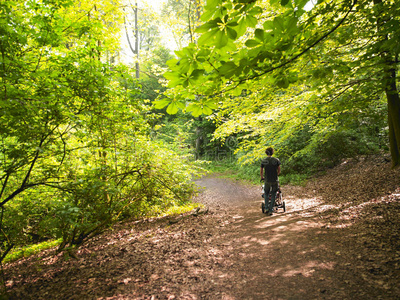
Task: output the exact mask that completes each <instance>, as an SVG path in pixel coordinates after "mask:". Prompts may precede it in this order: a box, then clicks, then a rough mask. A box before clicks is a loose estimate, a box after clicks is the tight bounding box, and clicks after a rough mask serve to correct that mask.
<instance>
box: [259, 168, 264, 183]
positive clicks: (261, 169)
mask: <svg viewBox="0 0 400 300" xmlns="http://www.w3.org/2000/svg"><path fill="white" fill-rule="evenodd" d="M260 177H261V180H263V179H264V173H263V167H261V168H260Z"/></svg>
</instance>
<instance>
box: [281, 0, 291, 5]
mask: <svg viewBox="0 0 400 300" xmlns="http://www.w3.org/2000/svg"><path fill="white" fill-rule="evenodd" d="M288 3H289V0H281V5H282V6H286V5H287V4H288Z"/></svg>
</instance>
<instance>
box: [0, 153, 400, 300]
mask: <svg viewBox="0 0 400 300" xmlns="http://www.w3.org/2000/svg"><path fill="white" fill-rule="evenodd" d="M380 161H381V160H379V161H377V160H371V161H370V162H368V161H360V162H357V161H356V162H354V163H353V164H352V165H351V166H350V164H349V165H343V166H340V167H339V168H336V169H334V170H332V171H331V172H328V174H327V175H326V176H325V177H323V178H320V179H318V180H317V181H314V182H310V183H309V184H307V186H306V187H293V186H282V187H281V188H282V192H283V198H284V200H285V201H286V205H287V212H285V213H284V212H282V209H280V210H279V212H278V213H276V214H274V215H273V216H267V215H265V214H262V212H261V208H260V206H261V200H262V198H261V187H260V186H253V185H246V184H243V183H241V182H239V181H234V180H229V179H223V178H219V177H217V176H209V177H205V178H202V179H201V180H198V181H197V183H198V185H199V186H203V187H204V190H203V191H202V192H201V193H200V194H199V196H198V197H197V198H196V199H194V200H195V201H199V202H202V203H204V204H206V205H207V206H209V208H210V209H209V212H208V213H206V214H200V215H198V216H194V215H190V214H189V215H184V216H181V217H180V218H172V219H171V218H155V219H152V220H148V221H136V222H128V223H122V224H119V225H117V226H116V227H114V228H113V229H111V230H109V231H107V232H105V233H103V234H102V235H100V236H98V237H96V238H94V239H93V240H91V241H90V242H88V243H87V244H86V245H84V246H83V247H81V248H80V249H79V250H78V251H77V252H76V253H75V255H74V256H75V258H71V257H68V256H67V257H65V255H63V254H58V255H54V251H53V252H52V251H48V252H43V253H41V254H40V255H37V256H32V257H30V258H28V259H23V260H20V261H18V262H14V263H11V264H7V265H6V266H5V268H4V269H5V283H6V286H7V287H8V292H9V298H10V299H35V300H36V299H79V300H81V299H149V300H155V299H212V300H213V299H224V300H229V299H232V300H240V299H255V300H257V299H283V300H286V299H287V300H289V299H307V300H309V299H399V296H400V286H399V284H398V283H399V282H400V242H399V232H400V188H399V186H400V185H399V178H400V176H399V175H400V170H397V171H396V172H393V171H391V170H390V164H388V163H386V162H385V161H382V162H380ZM378 163H379V167H376V166H377V164H378ZM371 166H372V167H371ZM344 170H347V172H344ZM342 177H343V178H342ZM349 178H351V180H349ZM347 182H350V183H351V184H347V185H346V183H347ZM377 183H379V185H378V184H377ZM378 187H379V188H378ZM347 198H348V200H346V199H347ZM338 199H339V200H340V201H338ZM368 199H369V200H368Z"/></svg>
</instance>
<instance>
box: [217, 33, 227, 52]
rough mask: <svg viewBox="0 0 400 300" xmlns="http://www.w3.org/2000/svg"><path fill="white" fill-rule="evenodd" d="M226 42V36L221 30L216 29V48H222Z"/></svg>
mask: <svg viewBox="0 0 400 300" xmlns="http://www.w3.org/2000/svg"><path fill="white" fill-rule="evenodd" d="M227 43H228V37H227V36H226V35H225V33H224V32H223V31H218V32H217V34H216V35H215V46H216V47H217V48H222V47H224V46H225V45H226V44H227Z"/></svg>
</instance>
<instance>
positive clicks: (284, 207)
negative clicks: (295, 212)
mask: <svg viewBox="0 0 400 300" xmlns="http://www.w3.org/2000/svg"><path fill="white" fill-rule="evenodd" d="M282 206H283V211H284V212H286V205H285V201H283V202H282Z"/></svg>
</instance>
